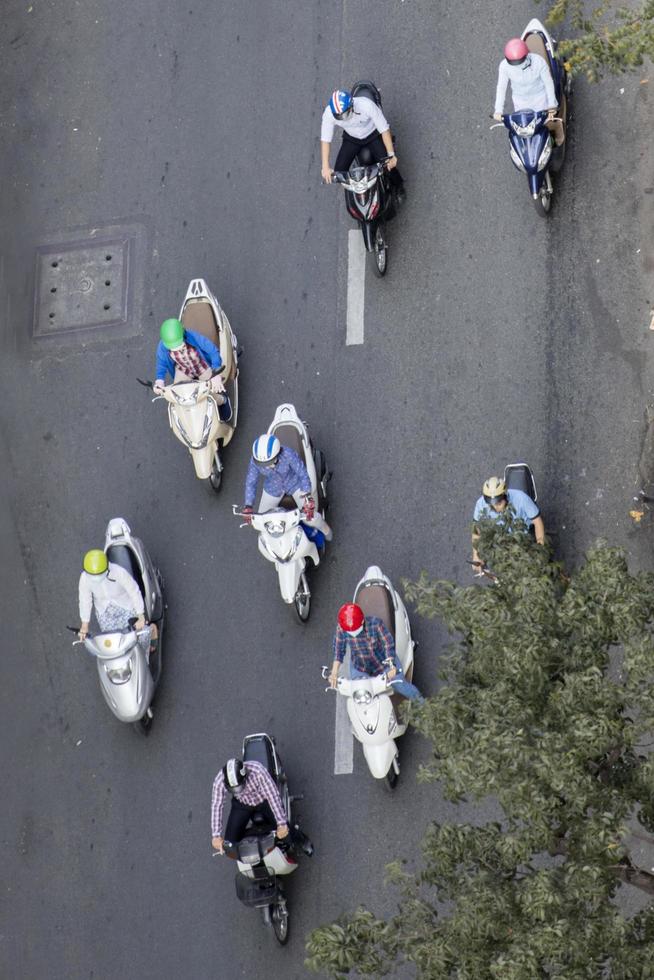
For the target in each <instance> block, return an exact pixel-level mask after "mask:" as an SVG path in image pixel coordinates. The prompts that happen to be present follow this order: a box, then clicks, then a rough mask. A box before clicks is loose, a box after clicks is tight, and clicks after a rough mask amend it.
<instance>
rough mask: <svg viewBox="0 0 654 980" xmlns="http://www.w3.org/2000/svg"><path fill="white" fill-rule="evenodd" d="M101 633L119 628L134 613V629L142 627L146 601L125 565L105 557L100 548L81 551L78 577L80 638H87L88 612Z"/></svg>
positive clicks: (89, 619) (124, 625)
mask: <svg viewBox="0 0 654 980" xmlns="http://www.w3.org/2000/svg"><path fill="white" fill-rule="evenodd" d="M92 611H95V618H96V619H97V621H98V625H99V626H100V632H101V633H110V632H112V631H113V630H122V629H125V628H126V627H127V626H128V622H129V620H130V619H131V618H133V617H134V616H136V617H138V618H137V621H136V629H139V630H140V629H143V628H144V627H145V604H144V602H143V596H142V594H141V590H140V589H139V587H138V585H137V584H136V582H135V581H134V579H133V578H132V576H131V575H130V574H129V572H126V571H125V569H124V568H121V567H120V565H115V564H114V563H113V562H110V561H108V560H107V556H106V554H105V552H104V551H102V550H101V549H100V548H92V549H91V551H87V552H86V554H85V555H84V571H83V572H82V574H81V575H80V579H79V618H80V620H81V626H80V628H79V638H80V640H84V639H86V636H87V634H88V632H89V624H90V622H91V612H92Z"/></svg>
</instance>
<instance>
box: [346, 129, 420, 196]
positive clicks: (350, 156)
mask: <svg viewBox="0 0 654 980" xmlns="http://www.w3.org/2000/svg"><path fill="white" fill-rule="evenodd" d="M362 146H367V147H368V150H369V151H370V156H371V157H372V158H373V160H374V161H375V163H379V161H380V160H383V159H384V157H386V156H388V153H387V152H386V147H385V146H384V141H383V139H382V138H381V136H380V135H379V133H377V132H374V133H372V134H371V135H370V136H366V137H364V139H362V140H358V139H356V138H355V137H354V136H349V135H348V134H347V133H343V142H342V143H341V148H340V150H339V151H338V154H337V156H336V162H335V164H334V170H349V169H350V165H351V163H352V161H353V160H354V158H355V156H356V155H357V153H358V152H359V150H360V149H361V147H362ZM388 176H389V177H390V181H391V184H393V186H394V187H400V186H401V185H402V183H403V180H402V176H401V174H400V171H399V170H398V169H397V167H395V168H394V169H393V170H389V171H388Z"/></svg>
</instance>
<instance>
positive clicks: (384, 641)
mask: <svg viewBox="0 0 654 980" xmlns="http://www.w3.org/2000/svg"><path fill="white" fill-rule="evenodd" d="M348 647H349V649H350V662H351V664H352V666H353V667H354V668H356V670H360V671H361V672H362V673H363V674H368V676H369V677H376V676H377V675H378V674H383V673H384V671H385V670H386V668H387V665H385V664H384V660H386V659H388V658H389V657H392V656H393V654H394V653H395V641H394V640H393V637H392V635H391V634H390V632H389V631H388V629H387V628H386V626H385V625H384V623H383V622H382V620H381V619H378V618H377V616H366V618H365V623H364V626H363V629H362V631H361V632H360V633H359V635H358V636H351V635H350V634H349V633H346V632H345V630H344V629H341V627H340V626H337V627H336V632H335V633H334V660H338V662H339V663H341V664H342V663H343V658H344V657H345V654H346V652H347V649H348Z"/></svg>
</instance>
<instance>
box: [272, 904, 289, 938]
mask: <svg viewBox="0 0 654 980" xmlns="http://www.w3.org/2000/svg"><path fill="white" fill-rule="evenodd" d="M270 921H271V923H272V927H273V932H274V933H275V939H276V940H277V942H278V943H279V945H280V946H285V945H286V943H287V942H288V933H289V929H288V910H287V908H286V905H285V904H284V905H281V904H280V905H275V906H273V908H272V909H271V913H270Z"/></svg>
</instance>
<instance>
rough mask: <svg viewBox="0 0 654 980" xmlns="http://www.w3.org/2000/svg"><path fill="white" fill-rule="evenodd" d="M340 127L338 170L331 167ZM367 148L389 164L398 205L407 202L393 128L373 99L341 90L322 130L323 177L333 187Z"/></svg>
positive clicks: (325, 115) (325, 114) (324, 117)
mask: <svg viewBox="0 0 654 980" xmlns="http://www.w3.org/2000/svg"><path fill="white" fill-rule="evenodd" d="M336 127H339V129H342V130H343V142H342V143H341V147H340V149H339V151H338V154H337V156H336V162H335V164H334V169H333V170H332V168H331V167H330V166H329V151H330V148H331V143H332V140H333V138H334V133H335V130H336ZM363 146H366V147H368V150H369V151H370V155H371V156H372V158H373V160H375V161H379V160H383V159H384V158H385V157H387V156H388V157H390V160H388V164H387V166H388V170H389V176H390V180H391V183H392V184H393V186H394V187H395V189H396V194H397V198H398V202H399V203H401V202H402V201H403V200H404V181H403V179H402V177H401V175H400V172H399V170H398V169H397V157H396V155H395V149H394V147H393V137H392V136H391V128H390V126H389V124H388V122H387V120H386V117H385V116H384V113H383V112H382V110H381V108H380V107H379V106H378V105H377V103H376V102H373V100H372V99H369V98H367V97H366V96H363V95H361V96H359V95H356V96H354V97H352V94H351V93H350V92H346V91H344V90H343V89H337V90H336V91H335V92H333V93H332V97H331V99H330V100H329V104H328V105H327V106H325V111H324V112H323V114H322V124H321V127H320V155H321V166H322V176H323V180H325V181H326V182H327V183H328V184H330V183H331V180H332V174H333V173H334V170H349V168H350V165H351V163H352V161H353V160H354V158H355V156H357V154H358V152H359V150H360V149H361V147H363Z"/></svg>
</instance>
